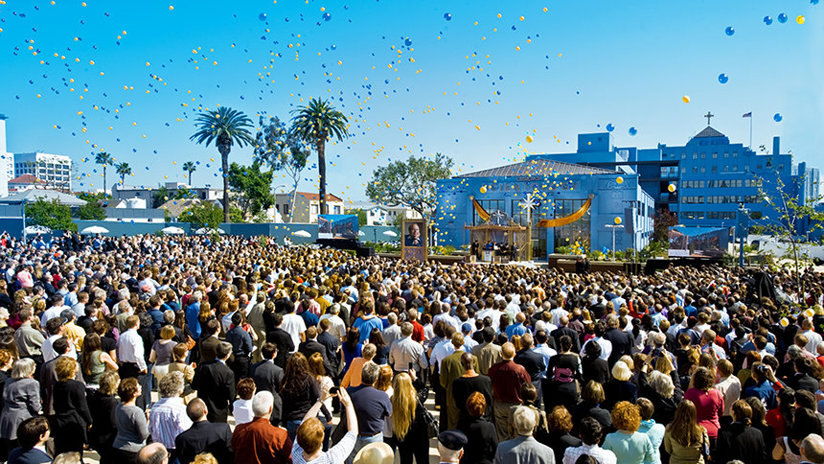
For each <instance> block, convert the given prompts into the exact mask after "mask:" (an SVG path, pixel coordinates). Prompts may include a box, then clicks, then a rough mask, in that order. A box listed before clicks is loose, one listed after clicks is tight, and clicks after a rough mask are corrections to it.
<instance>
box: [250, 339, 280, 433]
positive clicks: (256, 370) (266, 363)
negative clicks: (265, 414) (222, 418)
mask: <svg viewBox="0 0 824 464" xmlns="http://www.w3.org/2000/svg"><path fill="white" fill-rule="evenodd" d="M277 352H278V348H277V346H275V344H274V343H268V342H267V343H264V344H263V347H261V349H260V354H261V356H263V361H261V362H259V363H257V364H254V365H252V367H251V368H250V369H249V376H250V377H251V378H252V379H253V380H254V381H255V388H256V389H257V391H264V390H265V391H268V392H270V393H272V396H274V397H275V400H274V404H273V406H272V417H270V418H269V421H270V422H271V423H272V425H278V424H279V423H280V419H281V413H282V411H283V400H282V399H281V397H280V394H279V393H278V390H280V384H281V382H283V369H281V368H280V366H278V365H277V364H275V362H274V359H275V356H277Z"/></svg>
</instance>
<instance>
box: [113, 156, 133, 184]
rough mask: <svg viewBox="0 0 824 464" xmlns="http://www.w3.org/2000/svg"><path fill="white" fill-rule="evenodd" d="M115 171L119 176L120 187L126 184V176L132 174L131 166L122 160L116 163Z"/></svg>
mask: <svg viewBox="0 0 824 464" xmlns="http://www.w3.org/2000/svg"><path fill="white" fill-rule="evenodd" d="M115 172H117V175H118V176H120V186H121V187H122V186H124V185H126V176H131V175H132V167H131V166H129V163H126V162H123V163H120V164H118V165H116V170H115ZM112 190H114V188H112Z"/></svg>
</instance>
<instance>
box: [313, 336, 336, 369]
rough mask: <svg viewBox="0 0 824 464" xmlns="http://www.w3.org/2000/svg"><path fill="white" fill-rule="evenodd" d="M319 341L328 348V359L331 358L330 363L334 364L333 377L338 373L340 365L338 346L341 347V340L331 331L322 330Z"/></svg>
mask: <svg viewBox="0 0 824 464" xmlns="http://www.w3.org/2000/svg"><path fill="white" fill-rule="evenodd" d="M318 343H320V344H321V345H323V347H324V348H326V359H327V360H329V365H330V366H332V370H333V374H332V378H335V375H337V373H338V371H337V370H338V368H339V367H340V359H338V348H340V340H338V337H336V336H334V335H332V334H330V333H329V332H321V333H319V334H318Z"/></svg>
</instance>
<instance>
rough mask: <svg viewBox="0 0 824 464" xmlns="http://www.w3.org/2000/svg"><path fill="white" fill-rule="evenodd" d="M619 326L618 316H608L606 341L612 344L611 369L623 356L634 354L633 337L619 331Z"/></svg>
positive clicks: (609, 360)
mask: <svg viewBox="0 0 824 464" xmlns="http://www.w3.org/2000/svg"><path fill="white" fill-rule="evenodd" d="M618 324H619V321H618V316H616V315H614V314H610V315H609V316H607V331H606V332H605V333H604V339H605V340H609V342H610V343H612V353H610V355H609V359H607V361H608V362H609V367H610V369H611V368H612V366H614V365H615V363H616V362H618V360H619V359H621V356H623V355H629V354H630V353H632V345H633V342H634V340H633V339H632V335H631V334H629V333H627V332H624V331H623V330H621V329H619V328H618Z"/></svg>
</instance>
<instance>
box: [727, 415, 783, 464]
mask: <svg viewBox="0 0 824 464" xmlns="http://www.w3.org/2000/svg"><path fill="white" fill-rule="evenodd" d="M769 452H772V450H769ZM767 453H768V451H767V449H766V447H765V445H764V436H763V435H762V434H761V431H760V430H758V429H756V428H754V427H745V426H744V424H742V423H741V422H734V423H732V424H730V425H729V426H727V427H723V428H722V429H721V430H720V431H719V432H718V446H717V447H716V451H715V453H713V454H714V455H716V454H717V455H718V460H717V462H728V461H731V460H733V459H740V460H742V461H744V462H746V463H747V464H766V463H768V462H771V461H769V460H768V459H767ZM713 459H714V460H715V456H713Z"/></svg>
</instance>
